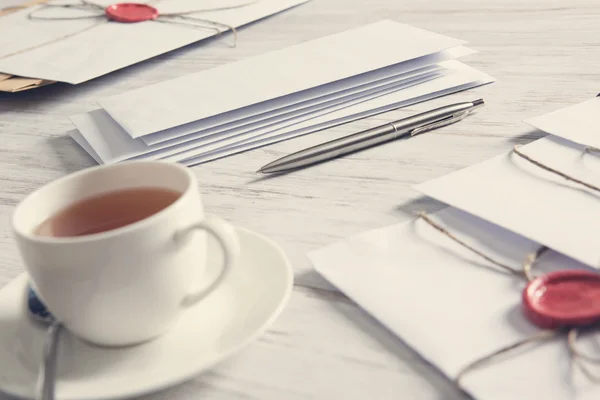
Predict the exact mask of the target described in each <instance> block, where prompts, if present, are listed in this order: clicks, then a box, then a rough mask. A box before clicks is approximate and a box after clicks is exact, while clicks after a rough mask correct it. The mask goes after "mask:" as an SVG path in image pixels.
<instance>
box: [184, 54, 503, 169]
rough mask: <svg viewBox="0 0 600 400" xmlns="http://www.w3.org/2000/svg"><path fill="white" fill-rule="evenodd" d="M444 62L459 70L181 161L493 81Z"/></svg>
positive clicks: (236, 149) (283, 137)
mask: <svg viewBox="0 0 600 400" xmlns="http://www.w3.org/2000/svg"><path fill="white" fill-rule="evenodd" d="M441 64H442V65H444V66H445V67H447V68H449V69H453V70H456V72H455V73H453V74H450V75H447V76H443V77H441V78H437V79H435V80H431V81H429V82H425V83H421V84H419V85H415V86H412V87H409V88H407V89H404V90H402V91H399V92H395V93H391V94H388V95H386V96H382V97H379V98H377V99H373V100H370V101H367V102H364V103H360V104H356V105H354V106H351V107H348V108H345V109H343V110H339V111H336V112H333V113H330V114H327V115H323V116H320V117H317V118H314V119H310V120H307V121H305V122H301V123H299V124H295V125H292V126H289V127H286V128H283V129H280V130H276V131H273V132H268V133H266V134H264V135H261V136H258V137H254V138H252V139H250V140H248V141H246V140H242V141H239V142H237V143H235V144H232V145H230V146H227V147H225V148H222V149H218V150H215V151H212V152H209V153H206V154H201V155H197V156H194V157H190V158H188V159H186V160H183V161H182V163H183V164H185V165H190V166H191V165H196V164H201V163H204V162H208V161H212V160H216V159H219V158H223V157H226V156H230V155H233V154H237V153H240V152H243V151H248V150H251V149H254V148H257V147H262V146H267V145H269V144H273V143H277V142H280V141H283V140H289V139H292V138H294V137H297V136H301V135H306V134H310V133H313V132H317V131H320V130H323V129H327V128H331V127H334V126H337V125H341V124H344V123H348V122H351V121H355V120H358V119H361V118H366V117H370V116H373V115H377V114H381V113H384V112H386V111H390V110H393V109H396V108H400V107H407V106H409V105H412V104H416V103H420V102H423V101H427V100H431V99H433V98H436V97H440V96H445V95H448V94H451V93H456V92H459V91H462V90H467V89H471V88H474V87H477V86H481V85H485V84H487V83H490V82H493V81H494V78H492V77H491V76H489V75H487V74H484V73H482V72H480V71H477V70H476V69H474V68H471V67H469V66H468V65H465V64H462V63H460V62H458V61H447V62H444V63H441Z"/></svg>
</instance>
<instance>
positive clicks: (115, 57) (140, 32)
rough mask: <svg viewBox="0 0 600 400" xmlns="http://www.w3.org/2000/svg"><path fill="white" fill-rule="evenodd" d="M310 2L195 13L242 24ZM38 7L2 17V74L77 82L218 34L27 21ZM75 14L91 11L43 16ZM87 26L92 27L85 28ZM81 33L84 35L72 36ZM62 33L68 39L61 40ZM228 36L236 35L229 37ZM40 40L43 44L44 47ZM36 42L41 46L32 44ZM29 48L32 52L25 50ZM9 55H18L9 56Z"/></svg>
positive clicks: (165, 26) (166, 7)
mask: <svg viewBox="0 0 600 400" xmlns="http://www.w3.org/2000/svg"><path fill="white" fill-rule="evenodd" d="M306 1H308V0H259V1H257V2H253V3H251V4H249V5H247V6H244V7H240V8H234V9H228V10H220V11H210V12H202V13H196V14H194V16H197V17H200V18H205V19H209V20H212V21H215V22H220V23H225V24H228V25H231V26H234V27H240V26H242V25H245V24H248V23H250V22H253V21H256V20H258V19H261V18H264V17H266V16H269V15H272V14H275V13H278V12H281V11H283V10H286V9H288V8H290V7H293V6H296V5H299V4H302V3H305V2H306ZM96 3H99V4H101V5H109V4H112V3H114V1H112V0H102V1H96ZM246 3H250V2H249V1H246V0H243V1H240V0H227V1H221V2H217V1H209V2H198V1H196V0H173V1H169V2H164V4H160V3H159V4H155V6H156V7H157V8H158V10H159V12H160V11H167V12H178V11H187V10H195V9H199V8H203V9H205V8H214V7H217V6H220V7H226V6H228V5H231V6H233V5H239V4H246ZM38 8H39V7H32V8H27V9H25V10H23V11H18V12H15V13H13V14H10V15H8V16H4V17H2V24H0V71H1V72H4V73H7V74H12V75H19V76H27V77H35V78H41V79H46V80H52V81H61V82H68V83H73V84H77V83H82V82H85V81H88V80H90V79H93V78H96V77H98V76H101V75H104V74H107V73H109V72H112V71H115V70H118V69H121V68H124V67H126V66H129V65H132V64H135V63H138V62H140V61H143V60H146V59H149V58H151V57H155V56H157V55H159V54H162V53H166V52H168V51H171V50H174V49H177V48H180V47H182V46H185V45H188V44H190V43H194V42H197V41H200V40H203V39H206V38H209V37H212V36H215V35H216V34H217V32H216V31H215V30H214V29H210V28H202V29H200V28H197V27H190V26H189V25H182V24H175V23H166V22H157V21H146V22H138V23H134V24H127V23H118V22H107V21H105V22H104V23H99V22H101V21H103V17H99V18H94V19H91V20H88V19H83V20H60V21H46V20H42V21H39V20H30V19H28V15H29V13H31V12H32V11H35V10H36V9H38ZM75 12H77V13H78V14H79V15H81V14H89V12H84V11H78V10H64V9H53V10H50V12H47V11H46V12H44V15H46V14H52V15H53V16H55V15H58V14H64V15H67V16H71V15H73V13H75ZM100 14H102V11H101V10H100ZM104 20H105V19H104ZM84 28H90V29H87V30H83V29H84ZM79 31H81V32H79ZM76 32H79V33H77V34H74V35H71V34H73V33H76ZM66 36H69V37H66ZM62 37H65V38H63V39H60V38H62ZM41 39H43V41H41ZM227 40H231V39H230V38H229V37H228V38H227ZM44 43H45V44H44ZM40 44H44V45H43V46H39V45H40ZM34 46H38V47H35V48H33V47H34ZM26 49H29V50H27V51H24V50H26ZM19 51H21V52H20V53H19ZM232 51H235V50H232ZM14 53H17V54H14ZM9 54H14V55H11V56H7V55H9Z"/></svg>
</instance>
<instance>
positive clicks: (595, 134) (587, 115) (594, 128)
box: [525, 97, 600, 148]
mask: <svg viewBox="0 0 600 400" xmlns="http://www.w3.org/2000/svg"><path fill="white" fill-rule="evenodd" d="M598 115H600V97H594V98H592V99H589V100H586V101H584V102H582V103H579V104H574V105H572V106H569V107H565V108H561V109H560V110H556V111H553V112H550V113H547V114H544V115H540V116H538V117H534V118H530V119H528V120H525V123H527V124H529V125H531V126H533V127H534V128H537V129H540V130H542V131H544V132H547V133H550V134H552V135H555V136H560V137H563V138H565V139H569V140H571V141H573V142H575V143H579V144H583V145H586V146H591V147H595V148H600V122H598Z"/></svg>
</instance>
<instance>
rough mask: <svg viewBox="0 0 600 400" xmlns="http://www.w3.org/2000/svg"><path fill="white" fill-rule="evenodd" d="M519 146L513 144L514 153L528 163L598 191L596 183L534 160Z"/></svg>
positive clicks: (591, 149) (588, 149) (599, 188)
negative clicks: (585, 180)
mask: <svg viewBox="0 0 600 400" xmlns="http://www.w3.org/2000/svg"><path fill="white" fill-rule="evenodd" d="M519 147H520V146H515V147H514V148H513V151H514V152H515V154H517V155H518V156H519V157H521V158H523V159H524V160H527V161H529V162H530V163H532V164H533V165H536V166H538V167H540V168H542V169H544V170H546V171H548V172H552V173H553V174H556V175H558V176H560V177H562V178H564V179H566V180H568V181H571V182H575V183H578V184H580V185H583V186H585V187H587V188H589V189H592V190H595V191H597V192H600V187H598V186H596V185H593V184H591V183H587V182H584V181H582V180H580V179H577V178H574V177H572V176H570V175H567V174H565V173H564V172H562V171H559V170H557V169H555V168H552V167H550V166H548V165H546V164H544V163H542V162H541V161H538V160H536V159H534V158H532V157H530V156H528V155H527V154H525V153H523V152H521V151H520V150H519ZM586 150H587V151H594V149H593V148H589V147H588V148H587V149H586Z"/></svg>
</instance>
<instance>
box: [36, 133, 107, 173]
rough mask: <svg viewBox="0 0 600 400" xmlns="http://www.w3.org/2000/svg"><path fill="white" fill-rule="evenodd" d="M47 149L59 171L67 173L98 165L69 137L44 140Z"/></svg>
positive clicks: (54, 137) (53, 137)
mask: <svg viewBox="0 0 600 400" xmlns="http://www.w3.org/2000/svg"><path fill="white" fill-rule="evenodd" d="M46 141H47V142H46V143H47V148H48V149H49V150H50V151H52V152H53V153H54V157H55V159H56V160H58V161H57V162H58V163H59V164H60V165H59V166H60V167H61V169H62V170H63V171H65V172H67V173H72V172H75V171H79V170H82V169H84V168H88V167H92V166H95V165H98V163H97V162H96V161H95V160H94V159H93V158H92V157H91V156H90V155H89V154H88V153H87V152H86V151H85V150H83V149H82V148H81V146H79V145H78V144H77V142H75V140H73V139H72V138H71V137H70V136H68V135H66V134H65V135H63V136H52V137H49V138H47V139H46Z"/></svg>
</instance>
